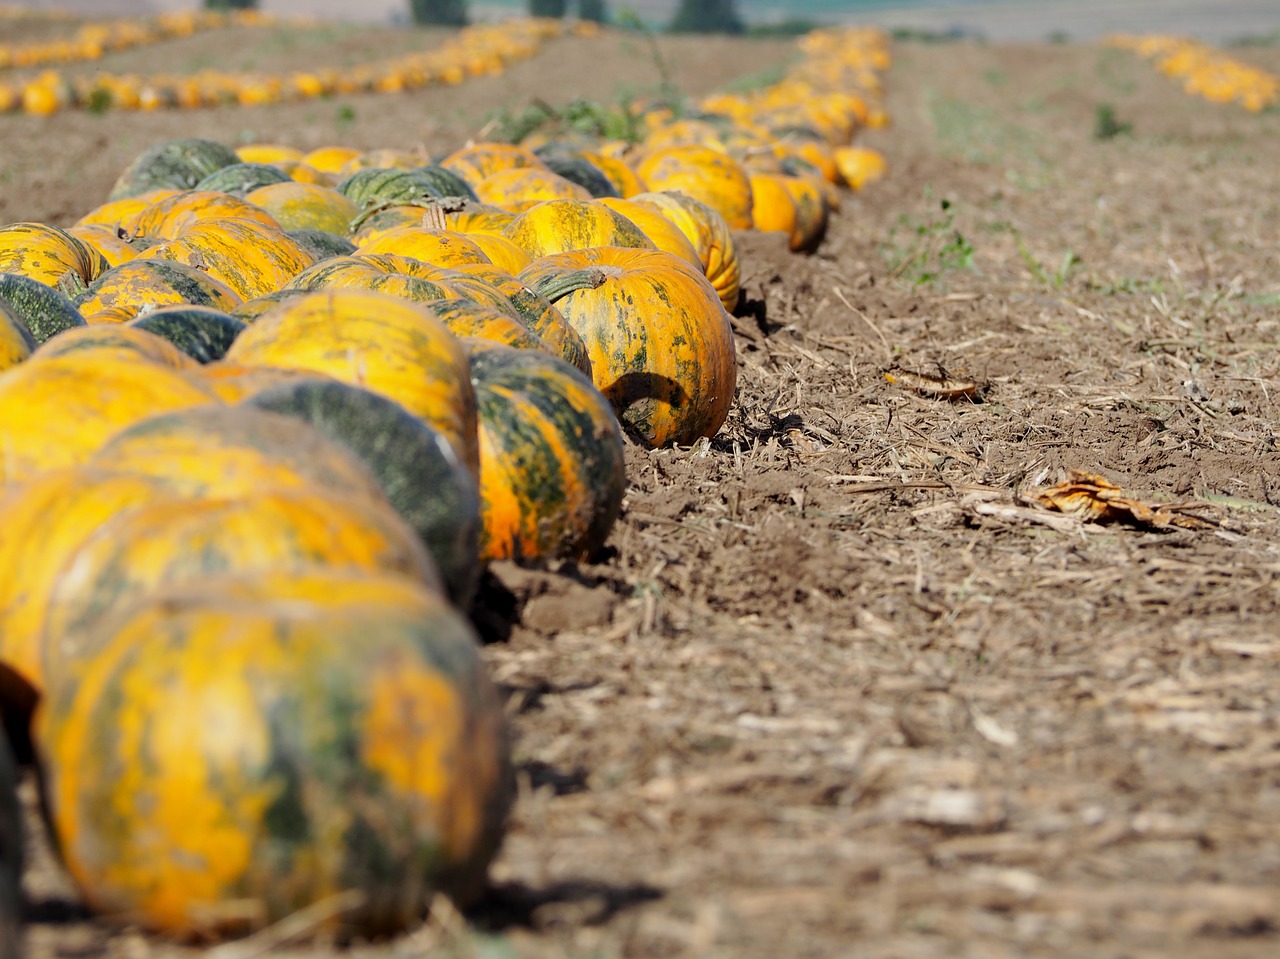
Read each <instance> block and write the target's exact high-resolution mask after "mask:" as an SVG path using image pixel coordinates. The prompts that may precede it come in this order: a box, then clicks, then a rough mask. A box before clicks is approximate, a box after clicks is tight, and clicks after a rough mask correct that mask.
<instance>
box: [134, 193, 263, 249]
mask: <svg viewBox="0 0 1280 959" xmlns="http://www.w3.org/2000/svg"><path fill="white" fill-rule="evenodd" d="M228 218H235V219H241V220H255V221H257V222H258V223H261V224H262V225H264V226H268V227H274V226H279V224H278V223H276V221H275V218H274V217H272V216H271V214H269V213H267V211H265V210H263V209H262V208H261V207H257V206H254V205H253V204H252V203H250V202H249V201H248V200H243V199H241V198H240V197H236V196H232V195H231V194H230V193H219V192H216V191H213V190H191V191H187V192H184V193H174V194H173V195H171V196H167V197H165V198H164V199H162V200H157V201H156V202H155V203H153V204H151V206H149V207H147V208H146V209H144V210H142V211H140V212H139V213H138V214H137V215H136V216H135V217H134V218H133V219H131V220H128V221H126V222H125V223H124V224H122V226H121V229H123V230H125V231H126V232H127V233H129V234H130V236H132V237H134V238H142V239H146V240H151V241H154V242H157V243H158V242H160V241H163V240H176V239H178V238H179V237H181V236H182V235H183V234H184V233H185V232H186V231H187V230H189V229H190V228H192V227H193V226H196V225H197V224H199V223H201V222H203V221H205V220H223V219H228Z"/></svg>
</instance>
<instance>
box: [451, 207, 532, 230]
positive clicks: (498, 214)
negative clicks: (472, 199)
mask: <svg viewBox="0 0 1280 959" xmlns="http://www.w3.org/2000/svg"><path fill="white" fill-rule="evenodd" d="M515 218H516V215H515V214H514V213H512V212H511V211H510V210H504V209H502V208H501V207H497V206H491V205H489V204H487V203H468V204H467V205H466V206H465V207H463V208H462V209H461V210H459V211H457V212H452V213H446V214H445V216H444V222H445V226H446V227H448V228H449V229H450V230H455V231H457V232H458V233H466V234H473V233H498V234H500V233H502V231H503V230H505V229H506V228H507V224H508V223H510V222H511V221H512V220H514V219H515Z"/></svg>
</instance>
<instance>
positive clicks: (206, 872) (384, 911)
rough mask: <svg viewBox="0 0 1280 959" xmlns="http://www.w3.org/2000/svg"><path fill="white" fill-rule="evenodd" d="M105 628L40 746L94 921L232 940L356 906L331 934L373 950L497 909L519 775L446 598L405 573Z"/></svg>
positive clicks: (132, 611) (175, 601)
mask: <svg viewBox="0 0 1280 959" xmlns="http://www.w3.org/2000/svg"><path fill="white" fill-rule="evenodd" d="M98 628H99V629H101V631H102V632H101V635H98V636H95V637H94V639H93V645H94V647H95V648H97V649H99V650H100V652H98V653H97V655H95V656H94V658H93V660H92V662H91V663H89V664H87V668H86V669H85V671H84V673H83V675H82V676H81V678H80V681H79V682H78V683H75V684H70V685H69V686H68V688H66V689H65V690H61V691H60V695H58V696H55V697H52V698H51V700H50V702H49V706H48V708H47V709H43V710H41V713H40V718H39V722H38V726H37V744H38V747H39V752H40V754H41V756H42V757H43V761H44V767H45V769H46V770H47V784H46V789H45V797H46V804H47V807H48V810H49V818H50V821H51V823H52V825H53V829H54V832H55V834H56V836H57V837H58V841H59V846H60V848H61V851H62V853H63V858H64V861H65V862H66V865H67V868H68V870H69V872H70V874H71V876H72V877H73V879H74V880H75V882H76V884H77V885H78V887H79V888H80V890H81V893H82V895H83V897H84V899H85V901H86V902H88V903H89V904H90V906H91V907H93V908H95V909H97V910H100V911H102V912H106V913H109V914H111V915H114V916H116V917H119V918H122V919H127V920H129V921H132V922H136V923H138V924H139V925H142V926H144V927H146V928H149V929H154V930H158V931H162V932H165V933H169V934H173V935H180V936H186V937H191V936H202V937H216V936H219V935H223V934H228V933H243V932H245V931H248V930H251V929H254V928H258V927H262V926H265V925H267V924H270V923H274V922H277V921H279V920H281V919H283V918H285V917H287V916H290V915H292V914H294V913H297V912H298V911H299V910H304V909H307V908H308V907H312V906H316V905H317V904H319V903H322V902H326V903H328V904H330V905H332V904H333V902H334V900H333V897H335V896H339V895H345V896H347V897H348V898H349V899H350V901H349V902H346V903H345V905H346V907H347V908H346V909H345V910H342V909H340V910H338V911H337V913H336V914H335V917H334V918H333V919H332V920H331V921H330V922H329V923H328V924H327V926H328V928H329V929H331V930H332V931H333V932H335V933H337V934H340V935H343V936H344V937H350V936H361V937H371V936H378V935H388V934H394V933H396V932H399V931H401V930H403V929H405V928H407V927H409V926H410V925H412V924H414V923H416V922H418V921H419V920H420V919H421V917H422V913H423V910H424V909H425V904H426V903H427V902H429V901H430V899H431V897H432V896H433V895H434V894H435V893H436V892H443V893H445V894H447V895H450V896H452V897H453V898H454V899H456V900H458V901H459V902H466V901H468V900H470V899H472V898H474V897H475V895H476V894H477V893H478V892H479V890H480V889H481V887H482V886H483V882H484V875H485V872H486V869H487V866H488V864H489V861H490V860H491V859H492V857H493V855H494V852H495V851H496V849H497V847H498V844H499V842H500V840H501V838H502V833H503V825H504V820H505V816H506V812H507V809H508V807H509V805H510V799H511V782H512V776H511V772H510V765H509V759H508V751H507V745H506V732H505V724H504V720H503V716H502V707H501V702H500V700H499V698H498V696H497V694H496V692H495V690H494V688H493V685H492V683H491V682H490V681H489V680H488V678H487V676H486V674H485V670H484V665H483V662H482V660H481V658H480V655H479V651H478V645H477V643H476V639H475V635H474V633H473V632H472V630H471V627H470V625H469V624H468V623H467V621H466V620H465V619H464V618H463V617H462V616H461V615H460V614H459V613H458V612H456V611H455V610H454V609H453V608H452V606H451V605H450V604H449V603H448V601H447V600H445V599H444V598H443V597H442V596H440V595H438V594H435V593H433V592H431V591H430V590H426V589H423V588H422V587H421V586H420V585H419V584H417V583H415V582H413V581H412V580H408V579H405V578H403V577H392V576H390V575H388V574H379V575H376V576H371V575H369V574H359V573H351V572H336V571H335V572H324V573H316V574H310V575H307V574H292V575H285V576H281V575H274V576H273V575H268V576H262V577H255V578H250V579H247V580H246V579H234V578H228V579H223V580H209V581H206V582H204V583H202V584H200V585H199V586H198V587H197V588H193V589H189V590H186V591H183V590H174V591H166V592H160V593H156V594H153V595H152V596H151V597H149V598H148V600H146V601H144V602H141V603H139V604H137V605H134V606H132V607H129V609H128V611H127V612H124V613H122V615H121V616H120V617H119V618H112V619H110V620H107V621H104V622H102V623H101V624H100V626H99V627H98ZM142 691H145V692H142ZM140 692H141V694H139V693H140ZM351 890H357V891H358V895H353V894H352V893H351Z"/></svg>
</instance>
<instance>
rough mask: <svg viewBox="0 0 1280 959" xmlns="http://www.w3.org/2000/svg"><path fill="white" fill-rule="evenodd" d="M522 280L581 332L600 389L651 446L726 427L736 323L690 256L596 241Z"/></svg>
mask: <svg viewBox="0 0 1280 959" xmlns="http://www.w3.org/2000/svg"><path fill="white" fill-rule="evenodd" d="M520 279H521V280H523V281H524V282H526V283H528V284H529V285H531V286H532V287H534V288H535V289H536V290H538V292H539V293H541V294H543V295H544V296H546V297H547V299H549V300H551V302H553V303H555V304H556V306H557V307H558V308H559V310H560V312H561V313H562V314H564V318H565V319H566V320H568V321H569V324H570V325H571V326H573V328H574V329H575V330H577V331H578V334H579V335H580V336H581V337H582V339H583V342H584V343H586V345H587V352H588V355H589V356H590V357H591V370H592V377H593V379H594V381H595V384H596V386H597V387H599V389H600V391H601V392H602V393H604V395H605V396H606V397H608V399H609V401H610V402H611V403H612V404H613V408H614V410H615V411H616V412H617V414H618V418H619V420H621V422H622V424H623V425H624V426H625V427H627V428H628V429H630V430H631V431H632V432H633V433H635V434H636V435H637V436H638V437H639V438H640V439H641V440H642V441H643V442H645V443H647V444H649V445H651V446H665V445H668V444H670V443H679V444H688V443H692V442H693V441H694V440H696V439H698V438H699V437H702V436H711V435H713V434H714V433H715V432H716V430H718V429H719V428H720V426H721V424H723V423H724V420H725V418H726V417H727V416H728V414H729V408H730V407H731V405H732V403H733V393H734V386H735V383H736V380H737V362H736V356H735V352H734V342H733V328H732V326H731V325H730V323H729V317H728V315H727V314H726V313H725V311H724V307H723V306H722V305H721V303H720V300H719V298H718V297H717V296H716V291H715V289H714V288H713V287H712V286H711V284H710V282H709V281H708V280H707V279H706V277H704V276H703V275H702V274H701V273H699V272H698V271H697V270H695V269H694V268H693V267H692V266H690V265H689V264H688V263H686V262H685V261H684V260H681V259H680V258H679V257H675V256H672V255H671V254H670V253H662V252H660V251H658V250H627V249H622V248H619V247H596V248H592V249H587V250H576V251H573V252H569V253H556V254H552V255H551V256H546V257H543V258H542V259H540V260H536V261H534V263H533V265H532V266H531V267H529V268H528V269H527V270H525V271H524V272H523V273H522V274H520ZM636 304H644V306H643V308H642V309H636V306H635V305H636Z"/></svg>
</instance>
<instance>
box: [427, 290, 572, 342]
mask: <svg viewBox="0 0 1280 959" xmlns="http://www.w3.org/2000/svg"><path fill="white" fill-rule="evenodd" d="M422 306H423V307H424V308H425V309H427V310H430V311H431V313H432V315H434V316H435V317H436V318H437V319H438V320H440V322H442V323H443V324H444V325H445V326H446V327H448V329H449V332H450V333H452V334H453V335H454V336H456V337H458V338H459V339H464V338H468V337H470V338H472V339H478V340H488V341H489V342H491V343H505V344H506V345H507V346H510V347H512V348H513V349H517V350H540V351H541V352H544V353H550V352H551V350H550V349H549V348H548V347H547V345H546V344H545V343H543V342H542V340H540V339H539V338H538V334H536V333H534V332H532V331H531V330H530V329H529V328H528V327H527V326H525V325H524V324H523V323H522V322H520V321H519V320H513V319H512V318H511V317H509V316H507V315H506V314H505V313H500V312H498V311H497V310H495V309H493V308H492V307H489V306H485V305H484V304H481V303H476V302H475V301H474V300H464V299H452V300H431V301H430V302H427V303H423V304H422Z"/></svg>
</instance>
